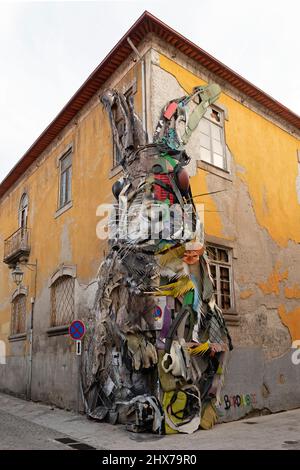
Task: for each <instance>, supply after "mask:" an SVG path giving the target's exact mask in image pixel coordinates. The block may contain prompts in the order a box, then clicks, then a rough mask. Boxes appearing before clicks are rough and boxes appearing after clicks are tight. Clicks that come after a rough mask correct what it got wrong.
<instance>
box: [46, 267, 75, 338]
mask: <svg viewBox="0 0 300 470" xmlns="http://www.w3.org/2000/svg"><path fill="white" fill-rule="evenodd" d="M65 276H67V277H71V278H73V279H74V291H73V316H74V319H75V316H76V282H75V281H76V276H77V267H76V265H66V264H61V265H60V266H59V267H58V269H57V270H56V271H55V272H54V273H53V274H52V276H51V277H50V279H49V282H48V287H49V290H50V312H49V313H50V315H49V323H50V326H49V328H48V329H47V334H48V336H57V335H64V334H67V333H68V331H69V324H66V325H58V326H52V315H53V313H52V297H51V296H52V292H51V288H54V287H55V284H56V282H57V281H58V280H59V279H61V278H62V277H65Z"/></svg>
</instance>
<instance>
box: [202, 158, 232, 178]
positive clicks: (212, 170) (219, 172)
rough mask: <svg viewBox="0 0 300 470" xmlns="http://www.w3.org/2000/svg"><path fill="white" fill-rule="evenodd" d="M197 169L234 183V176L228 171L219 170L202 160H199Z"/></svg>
mask: <svg viewBox="0 0 300 470" xmlns="http://www.w3.org/2000/svg"><path fill="white" fill-rule="evenodd" d="M197 168H201V170H205V171H208V172H209V173H212V174H213V175H216V176H220V177H221V178H224V179H225V180H228V181H232V176H231V174H230V173H229V171H228V170H223V169H222V168H218V167H217V166H214V165H212V164H211V163H207V162H204V161H202V160H197Z"/></svg>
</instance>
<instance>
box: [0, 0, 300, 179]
mask: <svg viewBox="0 0 300 470" xmlns="http://www.w3.org/2000/svg"><path fill="white" fill-rule="evenodd" d="M144 10H148V11H150V12H151V13H153V14H154V15H155V16H157V17H158V18H160V19H161V20H162V21H164V22H165V23H167V24H168V25H169V26H171V27H172V28H174V29H175V30H177V31H179V32H180V33H181V34H183V35H184V36H186V37H187V38H189V39H190V40H192V41H193V42H195V43H196V44H197V45H199V46H200V47H202V48H203V49H204V50H206V51H207V52H209V53H210V54H212V55H213V56H214V57H216V58H217V59H219V60H221V61H222V62H224V63H225V64H226V65H227V66H229V67H230V68H232V69H233V70H235V71H236V72H238V73H239V74H240V75H242V76H243V77H245V78H247V79H248V80H250V81H251V82H252V83H254V84H255V85H256V86H258V87H259V88H261V89H263V90H264V91H265V92H267V93H269V94H270V95H272V96H273V97H274V98H275V99H277V100H278V101H280V102H281V103H282V104H284V105H286V106H287V107H289V108H290V109H291V110H293V111H294V112H296V113H297V114H300V80H299V77H300V60H299V57H300V51H299V49H300V40H299V14H300V1H299V0H284V1H282V0H251V1H248V2H244V1H242V0H195V1H194V0H181V1H179V0H165V1H164V0H157V1H156V0H152V1H143V0H136V1H126V0H123V1H115V0H111V1H95V2H82V1H81V2H71V1H65V2H58V1H57V2H54V1H49V2H37V1H35V2H9V3H4V2H0V71H1V72H0V108H1V125H0V181H2V180H3V178H4V177H5V176H6V174H7V173H8V172H9V170H10V169H11V168H12V167H13V165H14V164H15V163H16V162H17V161H18V160H19V159H20V158H21V157H22V155H23V154H24V153H25V152H26V150H27V149H28V148H29V147H30V145H31V144H32V143H33V141H34V140H35V139H36V138H37V137H38V136H39V134H40V133H41V132H42V131H43V130H44V128H45V127H46V126H47V125H48V124H49V123H50V121H51V120H52V119H53V118H54V117H55V116H56V115H57V114H58V112H59V111H60V109H61V108H62V107H63V106H64V104H65V103H66V102H67V101H68V100H69V98H70V97H71V96H72V95H73V94H74V93H75V91H76V90H77V89H78V88H79V87H80V85H81V84H82V83H83V81H84V80H85V79H86V78H87V76H88V75H89V74H90V73H91V72H92V71H93V69H94V68H95V67H96V66H97V65H98V64H99V63H100V62H101V60H102V59H103V57H104V56H105V55H106V54H107V53H108V52H109V51H110V49H111V48H112V47H113V46H114V45H115V44H116V42H117V41H118V40H119V39H120V38H121V37H122V35H123V34H124V33H125V32H126V31H127V30H128V29H129V28H130V26H131V25H132V24H133V22H134V21H135V20H136V19H137V18H138V17H139V16H140V15H141V14H142V13H143V11H144Z"/></svg>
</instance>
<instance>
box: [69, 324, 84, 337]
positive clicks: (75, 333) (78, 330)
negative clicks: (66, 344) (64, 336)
mask: <svg viewBox="0 0 300 470" xmlns="http://www.w3.org/2000/svg"><path fill="white" fill-rule="evenodd" d="M69 335H70V336H71V338H73V339H75V340H79V339H81V338H82V337H83V336H84V335H85V326H84V323H83V322H82V321H81V320H74V321H72V323H71V325H70V328H69Z"/></svg>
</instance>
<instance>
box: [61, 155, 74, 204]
mask: <svg viewBox="0 0 300 470" xmlns="http://www.w3.org/2000/svg"><path fill="white" fill-rule="evenodd" d="M71 193H72V149H69V150H68V151H67V153H65V154H64V155H63V156H62V157H61V159H60V184H59V208H62V207H64V206H65V205H66V204H68V203H69V202H71Z"/></svg>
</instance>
